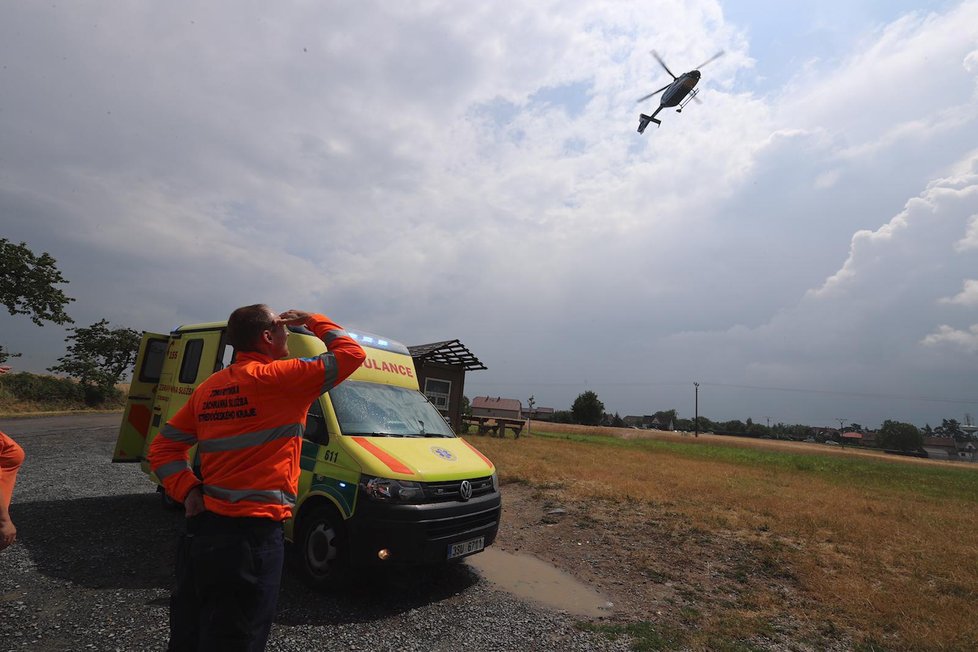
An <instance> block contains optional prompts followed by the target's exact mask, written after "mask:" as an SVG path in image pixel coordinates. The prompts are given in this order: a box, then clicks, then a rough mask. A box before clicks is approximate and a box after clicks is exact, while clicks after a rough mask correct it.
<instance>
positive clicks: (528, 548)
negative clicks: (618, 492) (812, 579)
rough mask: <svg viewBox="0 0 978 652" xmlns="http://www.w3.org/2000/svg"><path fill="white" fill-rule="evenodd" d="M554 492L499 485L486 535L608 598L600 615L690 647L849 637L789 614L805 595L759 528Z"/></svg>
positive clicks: (844, 645) (830, 642)
mask: <svg viewBox="0 0 978 652" xmlns="http://www.w3.org/2000/svg"><path fill="white" fill-rule="evenodd" d="M561 494H562V492H561V490H560V488H559V487H547V488H534V487H531V486H528V485H526V484H522V483H510V484H506V485H504V487H503V521H502V527H501V529H500V533H499V536H498V538H497V539H496V543H495V545H496V546H497V547H499V548H500V549H502V550H505V551H508V552H518V553H523V554H531V555H533V556H535V557H537V558H539V559H541V560H543V561H546V562H548V563H550V564H553V565H554V566H556V567H557V568H559V569H561V570H563V571H565V572H567V573H569V574H571V575H573V576H574V577H575V578H577V579H578V580H580V581H582V582H585V583H587V584H588V585H589V586H592V587H593V588H594V589H595V590H596V591H598V592H599V593H601V594H602V595H604V596H606V597H607V598H608V599H609V600H611V601H612V603H613V606H612V611H611V614H610V616H608V617H607V618H606V620H607V621H608V622H611V623H622V624H628V623H637V622H642V623H654V624H656V625H657V626H658V627H660V628H661V629H663V630H665V631H668V632H673V633H674V634H675V635H676V638H677V640H681V641H683V643H684V645H683V647H687V646H688V647H689V648H692V649H715V648H716V647H725V646H727V645H730V644H734V645H736V644H743V643H744V642H745V639H746V640H749V641H750V644H751V645H752V646H754V647H756V648H758V649H768V650H816V649H817V650H827V649H840V650H841V649H848V648H849V647H850V645H851V640H850V639H848V637H847V636H845V634H844V633H843V632H840V631H838V630H836V629H835V627H834V626H833V625H832V624H831V623H816V622H809V621H807V620H806V619H805V618H804V617H799V614H804V613H805V612H806V597H805V596H804V594H803V592H802V591H800V590H799V589H798V587H797V583H796V581H795V579H794V578H793V577H792V576H791V575H790V573H787V572H786V571H785V570H784V569H785V567H786V566H785V565H784V564H782V563H781V560H780V559H779V558H778V556H779V554H780V552H779V551H781V552H783V551H786V550H789V549H791V547H792V546H793V545H794V544H793V543H792V542H790V541H780V540H775V538H774V537H772V536H770V535H769V533H767V532H764V531H760V530H759V531H756V532H752V531H723V530H714V531H711V532H706V531H704V530H702V529H699V528H696V527H693V526H691V525H689V524H687V523H684V521H683V519H682V517H681V515H680V514H678V513H677V512H675V511H673V510H672V509H671V508H670V505H666V504H662V505H649V504H636V503H629V502H625V501H618V502H616V501H608V500H584V501H577V502H567V501H566V500H564V498H563V497H562V495H561ZM758 631H760V632H762V634H761V635H760V636H758Z"/></svg>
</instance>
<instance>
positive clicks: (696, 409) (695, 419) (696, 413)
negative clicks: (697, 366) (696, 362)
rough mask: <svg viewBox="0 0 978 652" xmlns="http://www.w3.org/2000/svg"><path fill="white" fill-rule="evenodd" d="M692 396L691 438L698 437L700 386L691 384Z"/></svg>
mask: <svg viewBox="0 0 978 652" xmlns="http://www.w3.org/2000/svg"><path fill="white" fill-rule="evenodd" d="M693 387H694V388H695V389H694V390H693V394H694V396H695V398H694V399H693V436H694V437H699V436H700V384H699V383H697V382H694V383H693Z"/></svg>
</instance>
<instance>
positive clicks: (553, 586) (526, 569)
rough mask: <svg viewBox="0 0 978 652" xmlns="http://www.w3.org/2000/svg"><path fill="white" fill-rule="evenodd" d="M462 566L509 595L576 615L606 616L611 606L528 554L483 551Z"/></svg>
mask: <svg viewBox="0 0 978 652" xmlns="http://www.w3.org/2000/svg"><path fill="white" fill-rule="evenodd" d="M465 563H466V564H468V565H469V566H471V567H472V568H475V569H476V570H477V571H479V574H480V575H482V577H484V578H486V579H487V580H489V581H490V582H492V583H493V584H495V585H496V586H498V587H500V588H502V589H503V590H505V591H508V592H509V593H512V594H513V595H515V596H517V597H520V598H526V599H529V600H533V601H535V602H539V603H542V604H543V605H545V606H547V607H551V608H553V609H559V610H563V611H566V612H568V613H571V614H575V615H577V616H590V617H597V616H607V615H609V614H610V613H611V608H612V605H611V603H610V602H608V600H607V599H606V598H604V597H602V596H601V595H600V594H599V593H597V592H596V591H595V590H594V589H592V588H591V587H589V586H587V585H586V584H583V583H581V582H579V581H577V580H576V579H574V578H573V577H571V576H570V575H568V574H567V573H565V572H563V571H561V570H558V569H557V568H554V567H553V566H551V565H550V564H548V563H546V562H542V561H540V560H539V559H537V558H536V557H531V556H530V555H521V554H513V553H509V552H504V551H502V550H497V549H496V548H486V549H485V550H483V551H482V552H480V553H479V554H477V555H472V556H471V557H467V558H466V560H465Z"/></svg>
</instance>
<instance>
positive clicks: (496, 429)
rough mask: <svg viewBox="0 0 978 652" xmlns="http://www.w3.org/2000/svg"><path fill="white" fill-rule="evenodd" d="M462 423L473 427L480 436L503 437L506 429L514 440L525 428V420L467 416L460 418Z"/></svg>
mask: <svg viewBox="0 0 978 652" xmlns="http://www.w3.org/2000/svg"><path fill="white" fill-rule="evenodd" d="M462 423H464V424H465V425H466V426H475V427H476V428H477V430H478V433H479V434H480V435H485V434H489V435H490V436H492V437H505V436H506V430H507V428H508V429H509V430H512V431H513V436H514V437H515V438H516V439H519V438H520V434H521V433H522V432H523V428H524V427H526V420H525V419H513V418H510V417H486V416H467V417H462Z"/></svg>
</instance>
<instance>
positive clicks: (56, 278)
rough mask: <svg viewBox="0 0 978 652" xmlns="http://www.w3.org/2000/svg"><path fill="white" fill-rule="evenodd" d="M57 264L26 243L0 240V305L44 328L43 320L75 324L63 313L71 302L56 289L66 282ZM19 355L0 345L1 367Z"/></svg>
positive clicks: (47, 255)
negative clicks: (35, 251) (36, 252)
mask: <svg viewBox="0 0 978 652" xmlns="http://www.w3.org/2000/svg"><path fill="white" fill-rule="evenodd" d="M56 262H57V261H56V260H55V259H54V258H52V257H51V255H50V254H48V253H47V252H44V253H42V254H41V255H40V256H38V255H36V254H35V253H34V252H33V251H31V250H30V249H28V247H27V243H25V242H21V243H20V244H13V243H12V242H10V241H9V240H7V239H6V238H0V303H2V304H3V305H4V306H6V307H7V312H9V313H10V314H11V315H29V316H30V319H31V321H32V322H34V323H35V324H37V325H38V326H43V325H44V322H45V321H49V322H52V323H54V324H71V323H74V322H73V321H72V319H71V317H69V316H68V313H66V312H65V306H67V305H68V304H69V303H70V302H72V301H74V299H72V298H71V297H69V296H65V293H64V292H62V291H61V290H59V289H58V288H56V287H55V286H56V285H58V284H61V283H67V282H68V281H67V280H66V279H65V278H64V277H63V276H62V275H61V272H60V271H59V270H58V268H57V265H56V264H55V263H56ZM18 355H20V354H19V353H10V351H8V350H7V349H6V348H4V347H3V346H2V345H0V364H3V363H4V362H6V361H7V359H8V358H11V357H16V356H18Z"/></svg>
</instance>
